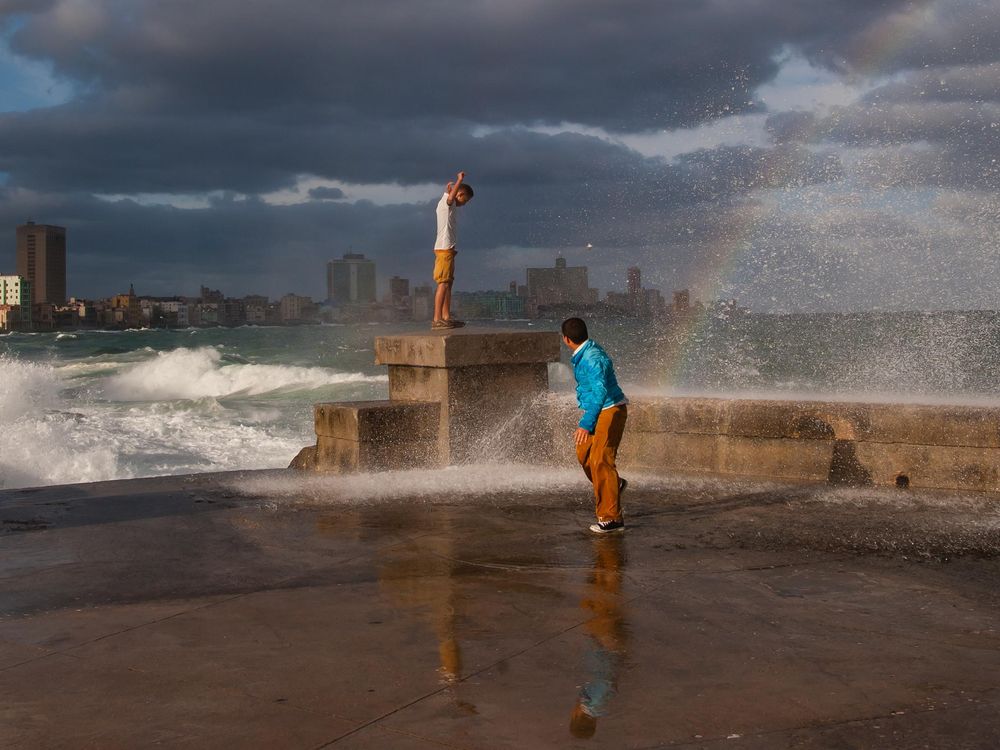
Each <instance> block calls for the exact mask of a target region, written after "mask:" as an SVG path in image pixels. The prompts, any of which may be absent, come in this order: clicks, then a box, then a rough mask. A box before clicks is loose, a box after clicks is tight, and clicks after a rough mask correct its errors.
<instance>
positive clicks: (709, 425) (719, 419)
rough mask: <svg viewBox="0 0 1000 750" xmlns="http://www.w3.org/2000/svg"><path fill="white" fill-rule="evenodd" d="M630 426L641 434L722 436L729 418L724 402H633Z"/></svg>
mask: <svg viewBox="0 0 1000 750" xmlns="http://www.w3.org/2000/svg"><path fill="white" fill-rule="evenodd" d="M628 419H629V427H630V428H631V429H635V430H638V431H640V432H693V433H703V434H719V433H721V432H723V431H724V430H725V423H726V420H727V419H728V416H727V412H726V402H725V401H724V400H723V399H702V398H660V399H646V398H641V399H631V400H630V401H629V407H628Z"/></svg>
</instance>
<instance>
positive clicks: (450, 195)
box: [445, 172, 465, 206]
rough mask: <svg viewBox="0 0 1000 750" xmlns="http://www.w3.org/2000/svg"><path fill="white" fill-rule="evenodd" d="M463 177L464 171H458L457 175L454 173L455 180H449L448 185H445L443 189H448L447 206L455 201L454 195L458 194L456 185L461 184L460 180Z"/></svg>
mask: <svg viewBox="0 0 1000 750" xmlns="http://www.w3.org/2000/svg"><path fill="white" fill-rule="evenodd" d="M464 179H465V172H459V173H458V174H457V175H455V181H454V182H449V183H448V185H447V186H446V187H445V190H447V191H448V205H449V206H450V205H451V204H452V203H454V202H455V196H456V195H458V186H459V185H461V184H462V180H464Z"/></svg>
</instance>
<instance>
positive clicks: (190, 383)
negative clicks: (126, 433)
mask: <svg viewBox="0 0 1000 750" xmlns="http://www.w3.org/2000/svg"><path fill="white" fill-rule="evenodd" d="M386 381H388V377H386V376H384V375H383V376H373V375H365V374H363V373H357V372H351V373H344V372H335V371H333V370H329V369H326V368H323V367H297V366H292V365H259V364H241V363H233V364H228V363H225V362H223V356H222V353H221V352H220V351H219V350H218V349H214V348H211V347H203V348H199V349H174V350H173V351H168V352H158V353H157V355H156V358H155V359H152V360H148V361H146V362H142V363H140V364H138V365H135V366H134V367H131V368H129V369H128V370H126V371H124V372H122V373H119V374H117V375H114V376H112V377H111V378H109V379H108V382H107V383H106V384H105V385H104V389H103V390H104V393H105V396H106V397H107V398H109V399H111V400H115V401H166V400H195V399H200V398H225V397H228V396H234V395H245V396H255V395H260V394H263V393H269V392H272V391H289V390H312V389H315V388H320V387H323V386H328V385H338V384H341V383H379V382H386Z"/></svg>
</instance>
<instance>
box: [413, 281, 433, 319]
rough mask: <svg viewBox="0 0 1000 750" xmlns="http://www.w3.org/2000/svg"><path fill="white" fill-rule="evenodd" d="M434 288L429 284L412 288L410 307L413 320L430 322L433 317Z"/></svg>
mask: <svg viewBox="0 0 1000 750" xmlns="http://www.w3.org/2000/svg"><path fill="white" fill-rule="evenodd" d="M434 292H435V288H434V287H432V286H431V285H429V284H424V285H423V286H417V287H414V288H413V295H412V297H411V305H412V310H413V319H414V320H430V319H431V318H432V317H433V316H434Z"/></svg>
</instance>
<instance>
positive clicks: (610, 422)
mask: <svg viewBox="0 0 1000 750" xmlns="http://www.w3.org/2000/svg"><path fill="white" fill-rule="evenodd" d="M627 418H628V409H627V408H626V406H625V405H624V404H622V405H621V406H612V407H610V408H609V409H604V410H603V411H601V415H600V416H599V417H598V418H597V427H596V428H594V434H593V435H591V436H590V437H588V438H587V439H586V440H585V441H584V442H583V444H582V445H578V446H576V457H577V460H578V461H579V462H580V466H582V467H583V472H584V473H585V474H586V475H587V479H589V480H590V481H591V483H592V484H593V485H594V498H595V500H596V505H597V520H598V521H620V520H621V517H622V508H621V505H620V504H619V502H618V469H617V468H615V458H616V457H617V455H618V446H619V445H621V442H622V435H624V434H625V420H626V419H627Z"/></svg>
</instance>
